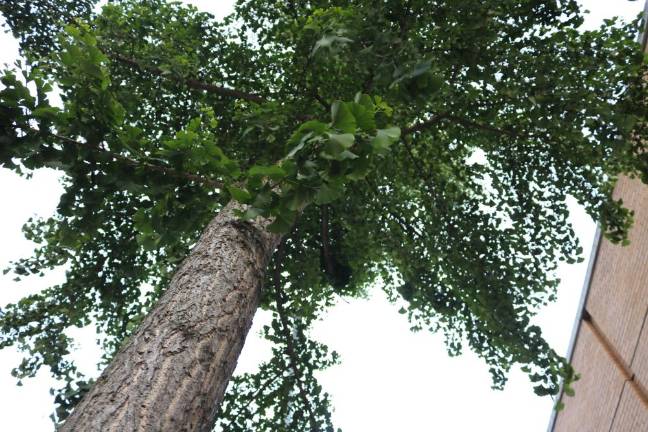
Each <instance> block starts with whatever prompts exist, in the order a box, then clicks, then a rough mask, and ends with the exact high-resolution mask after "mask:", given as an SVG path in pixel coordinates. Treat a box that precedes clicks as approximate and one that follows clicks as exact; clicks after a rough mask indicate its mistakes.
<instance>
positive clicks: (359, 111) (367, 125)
mask: <svg viewBox="0 0 648 432" xmlns="http://www.w3.org/2000/svg"><path fill="white" fill-rule="evenodd" d="M348 106H349V109H350V110H351V114H353V116H354V117H355V119H356V123H357V126H358V127H359V128H360V129H362V130H363V131H365V132H369V133H371V132H373V131H374V130H375V129H376V119H375V112H374V110H373V104H372V108H371V109H369V108H367V107H365V106H364V105H360V104H358V103H355V102H354V103H350V104H348Z"/></svg>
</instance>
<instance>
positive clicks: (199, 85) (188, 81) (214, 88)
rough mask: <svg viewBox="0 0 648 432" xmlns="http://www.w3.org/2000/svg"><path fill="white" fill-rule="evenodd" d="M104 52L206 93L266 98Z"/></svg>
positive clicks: (245, 98) (139, 68)
mask: <svg viewBox="0 0 648 432" xmlns="http://www.w3.org/2000/svg"><path fill="white" fill-rule="evenodd" d="M105 53H106V55H107V56H108V57H109V58H111V59H113V60H116V61H118V62H120V63H123V64H126V65H128V66H130V67H132V68H135V69H138V70H140V71H143V72H148V73H152V74H154V75H158V76H161V77H163V78H166V79H175V80H176V81H179V82H181V83H182V84H184V85H186V86H187V87H189V88H192V89H196V90H205V91H206V92H208V93H213V94H218V95H221V96H225V97H230V98H234V99H244V100H247V101H250V102H256V103H263V102H266V99H265V98H264V97H263V96H260V95H257V94H254V93H247V92H244V91H240V90H236V89H230V88H227V87H223V86H219V85H215V84H209V83H205V82H202V81H199V80H197V79H193V78H178V77H177V76H173V75H169V74H165V73H164V71H163V70H162V69H160V68H159V67H156V66H149V65H145V64H142V63H141V62H140V61H138V60H135V59H132V58H130V57H126V56H123V55H121V54H116V53H113V52H110V51H107V52H105Z"/></svg>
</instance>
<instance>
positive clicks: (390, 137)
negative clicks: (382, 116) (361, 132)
mask: <svg viewBox="0 0 648 432" xmlns="http://www.w3.org/2000/svg"><path fill="white" fill-rule="evenodd" d="M399 138H400V128H397V127H391V128H387V129H378V131H377V132H376V136H375V137H374V138H373V139H372V140H371V147H372V149H373V151H374V152H375V153H376V154H378V155H381V156H382V155H385V154H387V152H388V151H389V147H390V146H391V145H392V144H393V143H395V142H396V141H398V139H399Z"/></svg>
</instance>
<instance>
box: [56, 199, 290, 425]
mask: <svg viewBox="0 0 648 432" xmlns="http://www.w3.org/2000/svg"><path fill="white" fill-rule="evenodd" d="M234 208H236V206H235V205H234V204H229V205H228V206H226V207H225V208H224V209H223V210H222V211H221V212H220V214H219V215H218V216H216V217H215V218H214V219H213V220H212V221H211V222H210V224H209V225H208V227H207V229H206V230H205V232H204V233H203V235H202V236H201V238H200V240H199V241H198V243H197V244H196V246H195V248H194V249H193V250H192V252H191V253H190V254H189V256H188V257H187V258H186V259H185V261H184V262H183V263H182V265H181V266H180V268H179V269H178V271H177V272H176V274H175V275H174V276H173V279H172V280H171V284H170V285H169V288H168V289H167V291H166V293H165V294H164V295H163V296H162V297H161V298H160V300H159V302H158V304H157V305H156V306H155V308H154V309H153V310H152V311H151V313H150V314H149V315H148V316H147V317H146V318H145V319H144V321H143V322H142V324H141V326H140V328H139V329H138V330H137V331H136V332H135V333H134V334H133V335H132V336H131V337H130V339H129V340H128V341H127V342H126V344H125V345H124V346H123V347H122V348H121V349H120V350H119V352H118V353H117V355H116V356H115V358H114V360H113V361H112V362H111V363H110V365H109V366H108V367H107V368H106V370H105V371H104V372H103V373H102V375H101V376H100V377H99V379H98V380H97V382H96V383H95V385H94V386H93V388H92V389H91V390H90V392H89V393H88V394H87V395H86V396H85V397H84V398H83V400H82V401H81V402H80V403H79V405H78V406H77V407H76V408H75V409H74V411H73V413H72V415H71V416H70V417H69V418H68V419H67V420H66V421H65V423H64V424H63V426H62V428H61V431H75V432H95V431H97V432H98V431H101V432H109V431H115V432H130V431H174V432H175V431H209V430H211V428H212V426H213V422H214V419H215V416H216V413H217V410H218V407H219V405H220V403H221V401H222V399H223V394H224V393H225V389H226V387H227V383H228V382H229V380H230V377H231V375H232V372H233V371H234V367H235V366H236V361H237V359H238V356H239V354H240V352H241V349H242V348H243V343H244V341H245V337H246V335H247V332H248V330H249V328H250V325H251V324H252V318H253V317H254V313H255V311H256V309H257V306H258V304H259V297H260V291H261V285H262V283H263V279H264V271H265V268H266V265H267V264H268V261H269V260H270V257H271V256H272V253H273V251H274V249H275V248H276V246H277V245H278V243H279V241H280V240H281V236H279V235H277V234H271V233H269V232H268V231H266V230H265V229H264V228H265V226H266V225H267V223H268V221H261V220H257V221H254V222H242V221H240V220H238V219H237V218H236V217H235V216H234V214H233V209H234Z"/></svg>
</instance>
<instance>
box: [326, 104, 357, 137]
mask: <svg viewBox="0 0 648 432" xmlns="http://www.w3.org/2000/svg"><path fill="white" fill-rule="evenodd" d="M331 121H332V125H333V127H334V128H336V129H338V130H340V131H342V132H345V133H351V134H352V133H354V132H355V130H356V119H355V117H354V116H353V114H352V113H351V110H350V109H349V107H348V106H347V104H346V103H344V102H342V101H335V102H333V104H332V105H331Z"/></svg>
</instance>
